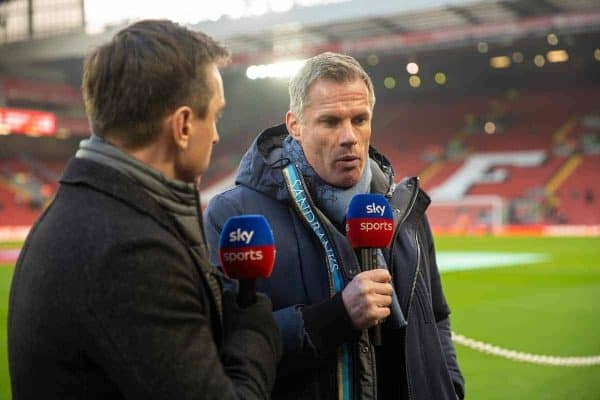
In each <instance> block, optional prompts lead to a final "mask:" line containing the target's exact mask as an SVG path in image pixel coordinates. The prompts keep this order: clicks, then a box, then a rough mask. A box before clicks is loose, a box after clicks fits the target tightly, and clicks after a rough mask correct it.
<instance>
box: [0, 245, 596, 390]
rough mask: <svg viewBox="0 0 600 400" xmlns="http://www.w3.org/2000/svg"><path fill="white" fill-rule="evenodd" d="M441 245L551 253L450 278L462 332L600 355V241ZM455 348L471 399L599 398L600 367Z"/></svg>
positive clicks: (4, 270)
mask: <svg viewBox="0 0 600 400" xmlns="http://www.w3.org/2000/svg"><path fill="white" fill-rule="evenodd" d="M436 243H437V249H438V250H443V251H478V252H481V251H494V252H502V251H505V252H510V253H516V252H527V253H531V252H536V253H544V254H547V255H548V256H549V258H548V259H547V261H544V262H543V263H539V264H533V265H527V266H519V267H508V268H492V269H482V270H466V271H454V272H446V273H444V274H443V275H442V279H443V282H444V288H445V292H446V297H447V299H448V302H449V303H450V305H451V307H452V310H453V313H452V324H453V330H454V331H455V332H457V333H460V334H463V335H465V336H468V337H471V338H474V339H477V340H482V341H486V342H489V343H492V344H494V345H497V346H501V347H506V348H509V349H514V350H519V351H523V352H527V353H536V354H546V355H554V356H588V355H599V354H600V333H599V332H600V301H598V300H599V299H600V238H593V239H587V238H527V237H523V238H493V237H468V238H466V237H439V238H437V239H436ZM2 247H10V246H3V245H1V244H0V248H2ZM12 274H13V268H12V266H0V340H1V343H3V344H4V343H6V311H7V308H8V293H9V287H10V280H11V278H12ZM456 349H457V352H458V357H459V362H460V365H461V368H462V370H463V374H464V375H465V378H466V381H467V398H468V399H475V400H479V399H485V400H494V399H503V400H504V399H536V400H538V399H542V400H559V399H577V400H579V399H580V400H599V399H600V379H599V378H600V366H594V367H580V368H572V367H549V366H539V365H531V364H524V363H519V362H515V361H511V360H506V359H502V358H498V357H495V356H490V355H486V354H482V353H479V352H475V351H473V350H470V349H467V348H465V347H462V346H460V345H457V346H456ZM0 399H10V388H9V379H8V365H7V358H6V346H0Z"/></svg>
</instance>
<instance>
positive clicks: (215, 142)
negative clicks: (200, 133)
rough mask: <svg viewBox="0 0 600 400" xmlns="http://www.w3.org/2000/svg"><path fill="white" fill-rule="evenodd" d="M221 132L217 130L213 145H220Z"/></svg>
mask: <svg viewBox="0 0 600 400" xmlns="http://www.w3.org/2000/svg"><path fill="white" fill-rule="evenodd" d="M219 139H220V137H219V130H218V129H217V128H215V134H214V135H213V144H217V143H219Z"/></svg>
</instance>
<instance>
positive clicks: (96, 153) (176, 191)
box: [75, 135, 208, 257]
mask: <svg viewBox="0 0 600 400" xmlns="http://www.w3.org/2000/svg"><path fill="white" fill-rule="evenodd" d="M75 157H77V158H85V159H88V160H92V161H95V162H97V163H99V164H103V165H106V166H108V167H110V168H114V169H116V170H118V171H119V172H121V173H123V174H125V175H127V176H128V177H130V178H131V179H132V180H134V181H135V182H136V183H138V184H139V185H140V186H141V187H142V188H143V189H144V191H145V192H146V193H148V194H149V195H150V196H151V197H152V198H153V199H154V200H156V201H157V202H158V204H160V206H161V207H162V208H163V209H164V210H165V211H166V212H167V214H169V215H170V216H171V217H172V219H173V221H175V224H176V227H177V230H178V231H179V233H180V234H181V235H182V236H183V238H184V239H185V240H186V241H187V242H188V244H189V245H190V246H191V247H192V249H193V250H194V251H196V252H198V253H199V254H200V255H201V256H203V257H207V255H208V252H207V247H206V242H205V240H204V234H203V232H202V225H201V220H202V219H201V215H200V200H199V194H198V191H197V190H196V186H195V185H194V184H193V183H187V182H182V181H177V180H172V179H168V178H167V177H165V176H164V175H163V174H161V173H160V172H158V171H157V170H155V169H154V168H152V167H150V166H148V165H147V164H145V163H143V162H141V161H138V160H136V159H135V158H133V157H132V156H130V155H128V154H127V153H125V152H123V151H122V150H120V149H119V148H117V147H115V146H113V145H111V144H110V143H108V142H106V141H105V140H104V139H102V138H100V137H99V136H96V135H92V136H91V137H90V138H89V139H86V140H83V141H81V143H80V144H79V150H78V151H77V153H76V154H75Z"/></svg>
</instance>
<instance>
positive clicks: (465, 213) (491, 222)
mask: <svg viewBox="0 0 600 400" xmlns="http://www.w3.org/2000/svg"><path fill="white" fill-rule="evenodd" d="M505 215H506V201H505V200H504V199H503V198H502V197H500V196H494V195H472V196H465V197H463V198H462V199H459V200H435V199H433V200H432V202H431V204H430V205H429V208H428V209H427V217H428V218H429V222H430V224H431V227H432V230H433V231H434V232H435V233H447V234H496V233H500V232H502V230H503V226H504V224H505V221H506V219H505Z"/></svg>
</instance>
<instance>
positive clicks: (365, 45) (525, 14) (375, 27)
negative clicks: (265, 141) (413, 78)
mask: <svg viewBox="0 0 600 400" xmlns="http://www.w3.org/2000/svg"><path fill="white" fill-rule="evenodd" d="M122 26H123V25H120V26H114V27H112V28H111V29H108V30H107V31H105V32H103V33H101V34H95V35H89V34H83V33H72V34H65V35H61V36H55V37H51V38H47V39H39V40H31V41H27V42H19V43H9V44H4V45H2V46H0V60H2V61H0V66H2V65H4V66H10V65H13V66H14V65H19V64H25V63H27V64H31V63H36V62H48V61H59V60H64V59H68V58H81V57H82V56H83V55H84V54H85V53H87V52H88V51H89V49H90V48H92V47H94V46H96V45H98V44H100V43H103V42H105V41H106V40H108V38H110V37H111V36H112V35H113V34H114V32H115V31H116V30H118V29H119V28H121V27H122ZM192 27H193V28H196V29H200V30H202V31H204V32H206V33H208V34H211V35H213V36H215V37H217V38H218V39H220V40H221V41H223V42H224V43H225V44H226V45H227V46H228V47H230V49H231V50H232V52H233V54H234V55H235V56H236V57H235V59H234V61H235V62H236V63H239V64H245V63H251V62H257V61H260V60H261V59H273V58H281V57H286V56H291V55H298V54H314V53H316V52H318V51H323V50H336V51H343V52H348V53H360V52H361V51H367V50H369V49H373V50H383V49H385V48H390V49H394V50H397V49H398V48H402V49H410V48H411V47H413V48H417V47H418V48H423V47H427V46H431V45H434V46H440V45H441V46H449V45H450V44H452V43H454V44H456V43H463V44H464V42H465V41H467V40H473V38H475V39H478V38H481V37H486V36H489V37H497V38H503V37H506V36H507V35H508V36H512V37H518V35H523V36H524V35H529V34H531V33H532V31H534V32H535V31H536V30H537V31H539V32H547V31H548V30H550V29H555V30H557V31H560V30H571V31H573V30H574V31H580V30H599V29H600V3H599V2H598V1H597V0H492V1H490V0H484V1H470V0H429V1H422V0H421V1H419V0H403V1H388V0H354V1H351V2H342V3H337V4H327V5H321V6H315V7H295V8H293V9H291V10H290V11H288V12H285V13H268V14H264V15H261V16H257V17H244V18H240V19H231V18H221V19H220V20H218V21H217V22H210V21H208V22H202V23H198V24H195V25H193V26H192Z"/></svg>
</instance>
